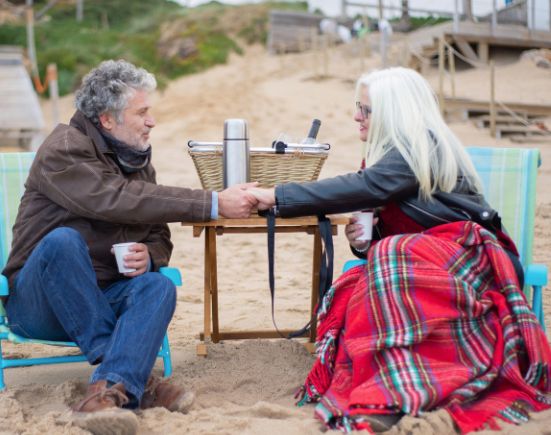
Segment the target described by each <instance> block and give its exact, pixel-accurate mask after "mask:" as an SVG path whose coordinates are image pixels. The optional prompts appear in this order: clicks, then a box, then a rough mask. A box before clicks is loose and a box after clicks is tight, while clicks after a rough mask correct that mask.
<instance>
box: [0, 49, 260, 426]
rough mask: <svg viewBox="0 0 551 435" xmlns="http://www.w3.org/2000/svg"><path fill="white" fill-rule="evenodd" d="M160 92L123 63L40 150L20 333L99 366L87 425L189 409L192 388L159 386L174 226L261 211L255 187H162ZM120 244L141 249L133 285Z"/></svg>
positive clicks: (25, 204)
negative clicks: (155, 95)
mask: <svg viewBox="0 0 551 435" xmlns="http://www.w3.org/2000/svg"><path fill="white" fill-rule="evenodd" d="M155 87H156V81H155V78H154V77H153V75H151V74H150V73H148V72H147V71H145V70H144V69H141V68H136V67H135V66H134V65H132V64H130V63H128V62H126V61H123V60H119V61H106V62H103V63H101V64H100V65H99V66H98V67H97V68H95V69H94V70H92V71H91V72H90V73H89V74H88V75H87V76H85V77H84V79H83V83H82V85H81V87H80V89H79V90H78V91H77V93H76V107H77V111H76V113H75V114H74V116H73V117H72V119H71V121H70V124H69V125H63V124H60V125H58V126H57V127H56V128H55V129H54V131H53V132H52V133H51V134H50V135H49V136H48V137H47V138H46V140H45V141H44V143H43V144H42V145H41V147H40V148H39V149H38V152H37V155H36V158H35V160H34V163H33V165H32V167H31V170H30V174H29V177H28V179H27V182H26V185H25V187H26V189H25V193H24V195H23V198H22V200H21V205H20V207H19V213H18V216H17V220H16V223H15V225H14V228H13V246H12V251H11V254H10V257H9V259H8V262H7V265H6V268H5V270H4V272H3V273H4V274H5V275H6V276H7V277H8V279H9V281H10V287H11V289H12V293H11V295H10V297H9V299H8V301H7V305H6V308H7V312H8V317H9V319H10V326H11V328H12V330H13V331H14V332H16V333H18V334H21V335H23V336H26V337H32V338H40V339H50V340H71V341H75V342H76V343H77V344H78V346H79V347H80V349H81V350H82V352H83V354H84V355H85V356H86V358H87V360H88V361H89V362H90V364H98V367H97V369H96V370H95V371H94V373H93V374H92V376H91V379H90V385H89V388H88V391H87V393H86V396H85V398H84V399H83V400H82V401H81V402H80V403H78V404H77V405H75V406H74V407H73V409H74V410H75V411H78V412H79V413H82V414H79V415H88V416H89V415H90V413H93V414H94V418H92V419H88V420H94V419H95V417H97V416H98V412H100V411H101V412H104V413H105V411H106V410H107V411H111V410H114V409H116V408H121V407H128V408H138V407H139V406H140V404H141V406H142V408H144V407H152V406H159V405H160V406H165V407H167V408H169V409H171V410H175V409H179V408H182V407H183V406H186V404H187V405H189V400H188V399H189V395H186V392H185V391H184V389H183V388H181V387H178V386H176V385H172V384H169V383H168V381H162V382H159V380H158V379H156V378H154V377H151V376H150V374H151V370H152V368H153V365H154V362H155V358H156V354H157V352H158V350H159V348H160V346H161V342H162V340H163V337H164V335H165V333H166V329H167V327H168V324H169V322H170V320H171V318H172V315H173V312H174V308H175V304H176V289H175V287H174V285H173V284H172V282H171V281H170V280H168V279H167V278H165V277H164V276H163V275H161V274H159V273H157V272H156V271H158V270H159V268H160V267H161V266H166V265H167V264H168V261H169V258H170V254H171V251H172V244H171V242H170V232H169V229H168V226H167V225H166V222H177V221H182V220H187V221H207V220H209V219H211V218H215V217H217V216H218V214H220V215H222V216H225V217H233V218H238V217H247V216H249V214H250V211H251V208H252V207H253V206H254V205H256V199H255V198H254V197H253V196H252V195H251V194H250V193H249V192H247V191H246V188H247V187H248V185H241V186H234V187H232V188H229V189H226V190H224V191H221V192H219V193H217V192H210V191H204V190H191V189H187V188H182V187H171V186H161V185H157V184H156V181H155V171H154V169H153V167H152V165H151V146H150V145H149V133H150V131H151V129H152V128H153V127H154V126H155V121H154V119H153V117H152V115H151V113H150V107H151V105H150V102H149V94H150V93H151V92H152V91H153V90H154V89H155ZM119 242H136V243H135V244H134V245H132V247H131V254H129V255H127V256H126V258H125V265H126V266H127V267H129V268H134V269H135V271H134V272H129V273H125V274H124V276H123V275H121V274H119V272H118V270H117V266H116V261H115V257H114V256H113V254H112V251H111V246H112V245H113V244H115V243H119ZM148 381H149V383H148ZM146 385H148V386H149V388H147V389H146ZM144 391H145V392H144ZM120 414H121V415H122V414H124V413H120ZM126 414H127V415H128V411H127V412H126ZM132 416H133V414H132ZM126 418H127V417H126ZM133 418H134V419H135V416H133ZM92 431H94V429H93V428H92Z"/></svg>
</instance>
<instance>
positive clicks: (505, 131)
mask: <svg viewBox="0 0 551 435" xmlns="http://www.w3.org/2000/svg"><path fill="white" fill-rule="evenodd" d="M510 135H514V136H515V137H518V136H520V135H522V136H525V137H526V138H532V137H534V136H547V137H548V139H549V140H551V131H547V130H543V129H541V128H538V127H536V126H533V125H531V126H521V125H497V126H496V138H497V139H502V138H503V137H504V136H510Z"/></svg>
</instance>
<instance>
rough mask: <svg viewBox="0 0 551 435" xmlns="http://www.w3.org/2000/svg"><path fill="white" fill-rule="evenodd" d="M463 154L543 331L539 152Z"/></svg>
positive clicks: (488, 150) (349, 264)
mask: <svg viewBox="0 0 551 435" xmlns="http://www.w3.org/2000/svg"><path fill="white" fill-rule="evenodd" d="M466 150H467V152H468V153H469V155H470V156H471V159H472V161H473V163H474V166H475V168H476V171H477V172H478V174H479V176H480V178H481V180H482V185H483V189H484V196H485V197H486V200H487V201H488V203H489V204H490V205H491V206H492V207H493V208H495V209H496V210H497V211H498V212H499V214H500V215H501V218H502V222H503V224H504V226H505V228H506V229H507V232H508V233H509V236H511V238H512V239H513V241H514V242H515V244H516V246H517V249H518V251H519V253H520V260H521V263H522V265H523V267H524V284H525V287H524V292H525V294H526V295H527V297H528V298H530V297H531V300H532V310H533V311H534V314H535V315H536V317H537V318H538V320H539V322H540V324H541V325H542V327H543V330H544V331H545V320H544V314H543V306H542V288H543V286H544V285H546V284H547V266H545V265H543V264H532V246H533V241H534V220H535V210H536V178H537V173H538V167H539V166H540V164H541V158H540V152H539V150H537V149H530V148H493V147H487V148H486V147H467V148H466ZM362 263H365V260H349V261H347V262H346V263H345V264H344V266H343V272H345V271H347V270H348V269H350V268H352V267H355V266H357V265H359V264H362ZM530 288H532V294H531V295H530Z"/></svg>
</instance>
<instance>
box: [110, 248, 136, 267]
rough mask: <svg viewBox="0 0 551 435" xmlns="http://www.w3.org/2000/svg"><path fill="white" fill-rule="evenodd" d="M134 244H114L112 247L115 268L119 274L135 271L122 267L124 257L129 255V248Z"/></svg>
mask: <svg viewBox="0 0 551 435" xmlns="http://www.w3.org/2000/svg"><path fill="white" fill-rule="evenodd" d="M134 243H135V242H126V243H116V244H114V245H113V251H115V258H116V259H117V266H118V267H119V272H120V273H127V272H135V271H136V269H133V268H130V267H125V266H124V256H125V255H127V254H129V253H130V251H129V248H130V246H132V245H133V244H134Z"/></svg>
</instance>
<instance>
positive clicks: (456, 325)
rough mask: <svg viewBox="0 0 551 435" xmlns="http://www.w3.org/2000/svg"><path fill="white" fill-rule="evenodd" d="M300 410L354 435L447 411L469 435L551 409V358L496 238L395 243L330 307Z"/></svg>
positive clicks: (459, 233) (446, 229)
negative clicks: (370, 418)
mask: <svg viewBox="0 0 551 435" xmlns="http://www.w3.org/2000/svg"><path fill="white" fill-rule="evenodd" d="M320 304H321V305H320V310H319V312H318V331H317V334H318V335H317V342H316V348H317V357H316V361H315V363H314V366H313V367H312V369H311V371H310V373H309V375H308V377H307V379H306V381H305V383H304V385H303V387H302V389H301V391H300V393H299V396H300V398H299V402H298V404H299V405H302V404H305V403H309V402H318V404H317V406H316V415H317V417H318V418H320V419H321V420H322V421H323V422H324V423H325V424H326V425H327V426H328V427H330V428H333V429H340V430H342V431H343V432H350V431H352V430H361V429H366V430H370V426H369V424H368V423H367V422H366V421H365V420H364V418H363V416H365V415H367V414H377V413H379V414H380V413H383V414H384V413H396V412H403V413H406V414H410V415H420V414H422V413H424V412H428V411H432V410H434V409H437V408H445V409H446V410H447V411H448V412H449V414H450V415H451V417H452V419H453V420H454V422H455V423H456V424H457V426H458V427H459V429H460V431H461V432H462V433H467V432H470V431H475V430H480V429H483V428H491V429H496V428H498V427H499V421H500V420H501V421H506V422H510V423H516V424H519V423H522V422H525V421H527V419H528V412H531V411H540V410H543V409H547V408H549V407H551V371H550V363H551V350H550V348H549V344H548V342H547V339H546V337H545V333H544V332H543V330H542V329H541V326H540V325H539V323H538V322H537V319H536V317H535V316H534V314H533V313H532V311H531V310H530V307H529V306H528V304H527V302H526V299H525V297H524V294H523V293H522V291H521V289H520V288H519V286H518V283H517V280H516V278H515V273H514V269H513V266H512V264H511V261H510V260H509V258H508V256H507V254H506V253H505V251H504V250H503V248H502V247H501V246H500V245H499V243H498V242H497V240H496V239H495V237H494V235H493V234H492V233H490V232H489V231H487V230H485V229H484V228H482V227H480V226H479V225H477V224H474V223H472V222H456V223H452V224H446V225H442V226H439V227H435V228H432V229H430V230H427V231H425V232H424V233H422V234H407V235H399V236H392V237H387V238H385V239H383V240H381V241H380V242H378V243H377V244H375V245H374V246H373V247H372V249H370V251H369V255H368V266H367V268H365V267H361V266H360V267H355V268H353V269H351V270H349V271H348V272H346V273H344V274H343V275H342V276H341V277H339V279H337V280H336V281H335V282H334V284H333V286H332V287H331V289H330V290H329V291H328V292H327V294H326V295H325V298H324V300H323V301H321V302H320Z"/></svg>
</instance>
